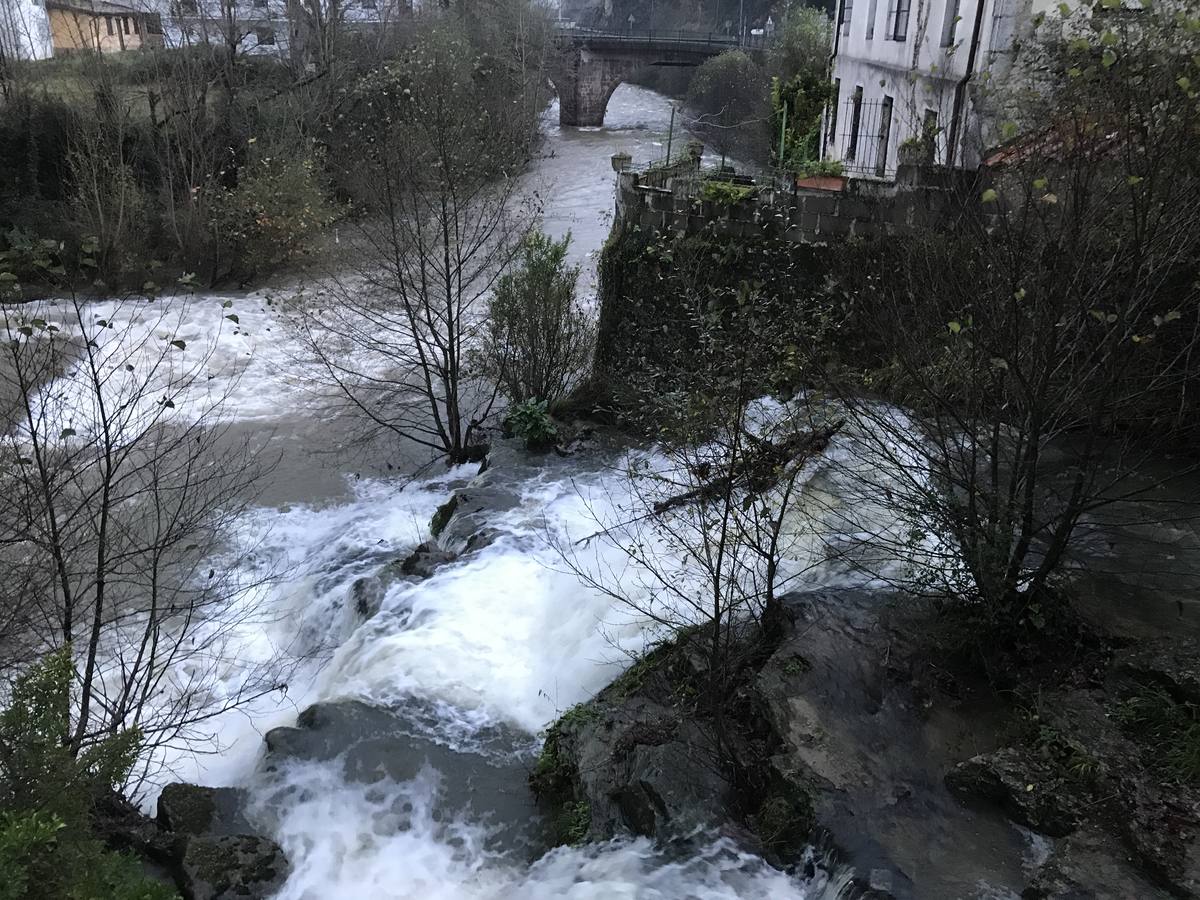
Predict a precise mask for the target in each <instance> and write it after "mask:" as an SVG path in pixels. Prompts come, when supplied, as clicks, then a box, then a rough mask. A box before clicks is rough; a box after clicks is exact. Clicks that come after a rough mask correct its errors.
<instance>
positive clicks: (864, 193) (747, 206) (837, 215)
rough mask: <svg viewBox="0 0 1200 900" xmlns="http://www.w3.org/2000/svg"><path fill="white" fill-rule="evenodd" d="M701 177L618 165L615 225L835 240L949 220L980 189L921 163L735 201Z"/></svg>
mask: <svg viewBox="0 0 1200 900" xmlns="http://www.w3.org/2000/svg"><path fill="white" fill-rule="evenodd" d="M697 184H698V182H691V183H690V184H688V185H683V184H682V183H680V182H676V183H674V184H670V183H664V182H663V181H662V180H661V179H658V178H654V177H648V173H639V172H632V171H622V172H620V173H619V175H618V185H617V216H616V227H622V226H626V225H628V226H638V227H640V228H643V229H649V230H652V231H659V230H663V231H675V232H682V233H686V234H696V233H699V232H701V231H704V230H709V231H713V230H715V231H716V232H717V233H718V234H725V235H729V236H731V237H754V236H756V235H758V234H762V233H764V232H766V231H770V232H771V233H774V234H780V233H782V234H783V235H784V236H785V237H786V238H787V239H788V240H793V241H797V242H803V243H829V242H830V241H836V240H841V239H845V238H848V237H872V236H886V235H890V234H896V233H902V232H905V231H910V230H913V229H918V228H932V227H947V226H951V225H953V222H954V220H955V219H956V218H957V214H958V211H959V210H961V209H962V208H963V202H964V199H965V198H968V197H970V196H972V195H973V194H974V195H976V196H977V193H975V189H974V187H973V185H972V183H970V182H968V181H966V180H964V179H963V178H961V177H959V176H948V175H946V174H944V173H939V172H936V171H932V172H931V171H927V170H926V171H922V170H918V169H916V168H915V167H903V168H902V169H901V171H900V173H899V176H898V177H897V180H896V182H895V183H894V184H882V183H876V182H864V181H849V182H846V184H845V186H844V187H843V189H841V190H824V189H818V188H795V189H793V190H780V189H778V188H769V187H764V188H760V189H759V191H758V192H757V194H756V195H755V196H754V197H751V198H748V199H745V200H740V201H736V202H733V203H722V202H717V201H712V200H703V199H700V198H699V197H698V196H697V192H696V190H695V187H696V185H697ZM681 188H682V189H681Z"/></svg>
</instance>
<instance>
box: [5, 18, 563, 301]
mask: <svg viewBox="0 0 1200 900" xmlns="http://www.w3.org/2000/svg"><path fill="white" fill-rule="evenodd" d="M232 15H234V16H235V17H236V15H237V14H236V13H232ZM226 25H227V26H228V31H229V34H230V36H231V39H230V40H228V41H225V42H224V43H220V42H214V43H211V44H210V43H199V44H196V45H191V46H188V47H184V48H178V49H174V48H173V49H161V50H153V51H150V50H147V51H145V52H137V53H126V54H117V55H112V54H81V55H76V56H69V57H63V58H59V59H53V60H49V61H43V62H37V63H22V62H20V61H13V62H12V63H11V64H10V65H8V66H6V67H5V69H4V81H3V91H2V92H0V108H2V109H3V115H2V116H0V164H2V165H3V169H4V171H5V173H6V174H5V177H4V179H3V181H0V235H2V236H0V252H3V253H4V254H5V259H6V261H7V264H8V267H9V269H10V270H11V271H12V273H13V274H15V275H17V276H18V277H20V278H21V279H22V280H23V281H25V282H27V283H28V284H30V285H32V284H34V283H35V282H45V281H47V280H48V281H50V282H51V283H53V282H54V280H55V278H54V277H51V278H49V279H47V277H46V276H47V272H46V271H45V270H43V269H40V268H38V267H37V266H36V265H35V264H34V263H35V261H36V259H37V258H39V257H40V256H44V255H45V254H46V253H47V252H49V253H50V255H51V256H52V257H53V264H52V268H53V270H54V272H53V275H54V276H57V280H58V281H60V282H61V281H63V280H64V279H67V278H68V277H69V278H70V281H71V283H73V284H80V285H88V284H91V283H92V282H94V281H95V280H97V279H98V280H100V281H102V282H103V283H104V284H105V285H107V286H109V287H110V288H114V289H120V288H137V287H140V286H141V285H142V284H143V283H144V282H147V281H155V282H161V281H164V280H165V278H164V276H165V274H167V273H169V274H170V275H171V280H174V278H175V277H178V276H179V275H181V274H183V273H191V274H193V275H194V276H195V278H196V280H197V282H198V283H203V284H209V285H216V284H241V283H246V282H248V281H253V280H261V279H262V278H264V277H266V276H268V275H269V274H270V273H271V272H272V271H274V270H276V269H278V268H279V267H281V266H284V265H287V264H290V263H293V262H294V261H295V260H296V258H297V255H299V254H305V253H310V252H312V251H313V250H314V239H316V238H317V237H318V236H320V235H321V234H322V233H323V231H324V230H325V229H326V228H327V226H329V225H330V224H331V223H332V222H333V221H334V220H338V219H349V220H355V219H358V218H360V217H363V216H369V215H372V214H373V213H374V212H375V211H376V210H375V208H374V206H373V203H372V201H374V199H376V198H375V197H373V196H364V195H363V194H362V193H361V192H360V191H357V190H356V186H355V183H354V176H355V174H356V173H355V170H354V168H353V167H352V166H351V165H350V162H351V161H352V160H355V159H358V158H360V156H361V155H362V154H363V153H365V152H366V151H367V145H366V144H365V143H363V141H365V139H366V136H365V135H364V134H363V132H362V131H361V129H359V130H356V129H353V128H344V127H343V125H344V124H345V122H346V121H347V118H346V117H347V116H350V117H351V118H353V116H354V115H355V112H354V110H355V104H356V103H359V102H360V98H361V94H362V91H363V90H368V89H369V87H366V86H363V87H360V86H359V85H360V82H364V80H369V79H371V78H374V79H375V80H376V81H377V82H378V80H379V77H380V76H379V74H378V72H379V71H380V69H381V68H382V67H384V66H386V65H388V64H389V63H391V62H396V63H398V64H400V65H404V64H405V62H404V61H405V60H408V59H410V58H411V57H412V56H413V54H415V53H418V52H419V50H420V48H421V47H422V46H424V45H426V44H427V43H429V42H430V41H432V40H436V39H441V36H443V35H453V36H454V39H455V40H458V41H460V42H461V44H462V48H463V53H464V55H463V62H464V64H467V65H471V66H473V67H474V69H473V71H472V73H471V77H470V78H469V79H468V81H467V82H465V83H464V84H463V85H462V89H463V91H465V92H467V93H470V94H471V96H469V97H468V96H463V97H460V98H458V99H460V100H462V101H463V102H464V106H463V107H462V110H463V111H465V110H467V109H470V108H480V107H485V106H487V105H488V103H489V102H491V103H493V105H494V103H495V102H497V101H498V99H499V98H501V97H503V98H504V99H505V100H506V101H507V102H510V103H511V106H510V107H509V108H508V109H507V111H508V112H509V113H510V114H512V115H511V117H506V119H505V120H504V121H505V122H507V121H509V120H510V118H511V121H513V122H520V123H522V124H521V127H522V128H523V129H524V131H525V137H524V140H525V145H524V148H523V152H524V153H528V152H529V151H530V149H531V145H532V142H533V140H534V137H535V133H536V129H535V127H534V126H535V124H536V121H537V116H538V114H539V113H540V112H541V110H542V109H543V108H544V106H545V103H546V102H547V93H546V89H545V85H544V74H543V73H544V70H545V63H546V56H547V53H548V52H550V43H549V30H550V21H549V19H548V17H546V16H545V15H544V14H541V13H539V12H537V11H534V10H532V9H530V8H529V7H527V5H526V4H524V3H520V2H518V3H505V2H485V3H476V4H469V5H464V6H461V7H459V6H456V7H455V10H454V12H452V13H450V14H448V15H446V16H442V17H434V18H411V17H409V18H406V19H404V20H402V21H399V22H397V23H395V24H394V25H392V26H390V27H389V28H388V29H387V30H386V31H384V32H381V33H379V34H374V33H373V34H371V35H363V34H360V33H358V32H354V31H352V30H350V29H349V27H348V26H343V30H345V32H346V33H345V34H340V35H337V36H336V37H335V36H334V35H330V36H329V40H328V41H326V42H325V43H326V45H327V46H328V47H329V53H326V54H324V55H323V56H322V58H321V60H320V65H319V66H318V67H317V68H316V69H315V70H313V71H310V70H309V68H307V67H306V66H304V65H303V64H302V63H299V62H295V61H293V62H292V63H290V64H289V63H285V62H283V61H281V60H279V59H276V58H275V57H273V56H262V55H254V54H252V53H249V52H247V51H245V50H244V49H243V48H244V44H243V42H242V41H241V36H242V35H243V33H244V32H245V29H246V26H245V24H244V23H242V22H241V21H233V20H231V21H230V22H228V23H226ZM335 25H336V23H333V22H331V23H330V24H329V26H328V27H329V28H331V29H332V28H334V27H335ZM223 33H224V32H222V34H223ZM535 87H536V89H535ZM489 98H491V99H490V100H489ZM356 141H357V142H359V143H355V142H356ZM510 162H511V161H510ZM89 241H95V245H96V246H95V250H94V252H88V253H84V252H82V251H81V248H82V247H83V245H84V243H85V242H89ZM84 257H87V258H89V259H91V260H92V261H93V263H94V266H92V267H89V268H90V269H91V271H87V272H81V271H80V262H81V260H82V259H83V258H84ZM60 270H61V271H60Z"/></svg>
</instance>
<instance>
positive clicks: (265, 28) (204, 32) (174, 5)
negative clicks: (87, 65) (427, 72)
mask: <svg viewBox="0 0 1200 900" xmlns="http://www.w3.org/2000/svg"><path fill="white" fill-rule="evenodd" d="M0 2H3V0H0ZM160 2H165V3H166V4H167V7H166V9H165V10H164V16H163V19H164V21H165V22H166V23H167V27H166V30H167V43H168V45H170V46H176V47H177V46H187V45H190V44H196V43H208V44H217V45H220V46H227V45H228V44H229V43H233V44H235V45H237V47H238V49H239V51H240V52H243V53H255V54H271V55H278V56H281V57H287V56H288V55H289V53H290V51H291V49H292V45H293V43H295V41H296V39H297V38H298V37H299V38H304V37H305V36H307V38H308V40H309V41H310V42H311V41H315V42H317V43H320V41H321V37H322V35H323V34H327V33H328V32H329V30H330V29H337V30H338V31H339V32H341V33H344V34H355V33H359V34H364V35H372V34H376V35H377V34H381V33H383V32H386V31H387V30H388V29H389V28H391V27H393V26H395V25H397V24H399V23H400V22H402V21H404V20H405V19H406V18H408V17H409V16H411V15H412V13H413V12H414V10H415V9H418V8H419V3H418V4H415V5H414V0H160Z"/></svg>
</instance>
